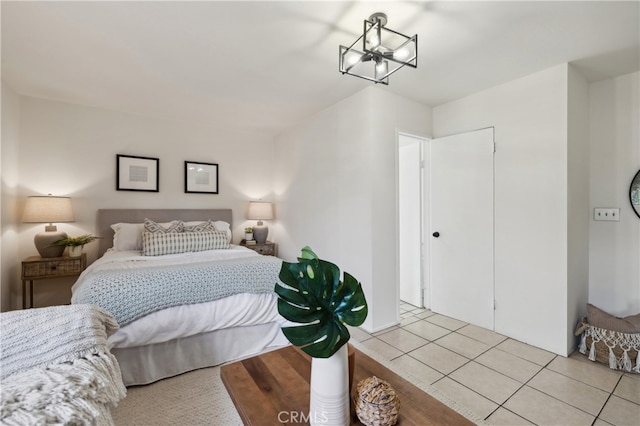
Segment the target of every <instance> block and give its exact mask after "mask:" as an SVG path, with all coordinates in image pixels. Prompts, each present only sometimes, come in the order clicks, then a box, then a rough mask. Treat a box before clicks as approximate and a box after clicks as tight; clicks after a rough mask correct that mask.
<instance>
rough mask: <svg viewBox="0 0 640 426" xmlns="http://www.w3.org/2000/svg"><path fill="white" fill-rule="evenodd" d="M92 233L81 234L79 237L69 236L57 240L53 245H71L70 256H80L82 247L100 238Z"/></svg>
mask: <svg viewBox="0 0 640 426" xmlns="http://www.w3.org/2000/svg"><path fill="white" fill-rule="evenodd" d="M99 238H100V237H96V236H95V235H91V234H84V235H80V236H79V237H67V238H63V239H61V240H58V241H55V242H54V243H53V244H51V245H52V246H66V247H69V256H71V257H78V256H80V255H81V254H82V248H83V247H84V245H85V244H88V243H90V242H92V241H95V240H97V239H99Z"/></svg>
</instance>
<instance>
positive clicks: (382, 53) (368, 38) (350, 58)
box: [338, 12, 418, 85]
mask: <svg viewBox="0 0 640 426" xmlns="http://www.w3.org/2000/svg"><path fill="white" fill-rule="evenodd" d="M385 25H387V15H385V14H384V13H381V12H378V13H374V14H373V15H371V16H370V17H369V19H365V20H364V28H363V31H362V35H361V36H360V37H359V38H358V39H357V40H356V41H355V42H353V44H352V45H351V46H349V47H346V46H343V45H340V48H339V59H338V61H339V71H340V72H341V73H342V74H349V75H353V76H355V77H360V78H364V79H365V80H369V81H373V82H374V83H379V84H384V85H388V84H389V76H390V75H391V74H393V73H394V72H396V71H398V70H399V69H400V68H402V67H404V66H405V65H406V66H409V67H412V68H417V67H418V35H417V34H415V35H413V36H412V37H409V36H406V35H404V34H402V33H399V32H397V31H394V30H391V29H389V28H387V27H386V26H385Z"/></svg>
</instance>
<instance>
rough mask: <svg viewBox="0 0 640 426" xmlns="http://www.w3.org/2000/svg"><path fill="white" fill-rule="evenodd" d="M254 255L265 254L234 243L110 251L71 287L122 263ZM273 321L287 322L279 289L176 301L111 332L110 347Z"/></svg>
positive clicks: (128, 265) (135, 265) (138, 264)
mask: <svg viewBox="0 0 640 426" xmlns="http://www.w3.org/2000/svg"><path fill="white" fill-rule="evenodd" d="M253 256H260V255H259V254H258V253H256V252H255V251H253V250H250V249H247V248H246V247H241V246H235V245H232V246H231V248H229V249H225V250H209V251H203V252H196V253H180V254H171V255H165V256H142V255H141V254H140V252H139V251H108V252H107V253H105V255H104V256H103V257H102V258H100V259H98V260H97V261H96V262H94V263H93V264H92V265H91V266H89V267H88V268H87V269H86V270H85V271H84V272H83V274H82V275H81V276H80V278H79V279H78V281H77V282H76V284H74V286H73V288H72V292H75V291H77V289H78V288H79V286H81V285H82V283H83V281H84V277H85V276H87V275H89V274H91V273H92V271H95V270H108V269H110V268H113V269H116V268H118V269H121V268H123V266H124V267H126V268H131V269H135V268H140V267H147V266H149V265H179V264H187V263H193V262H203V261H216V260H227V259H235V258H246V257H253ZM274 285H275V283H274ZM269 322H278V323H282V324H284V323H285V320H284V319H283V318H282V317H281V316H280V315H279V313H278V310H277V297H276V296H275V294H268V293H261V294H249V293H242V294H237V295H233V296H229V297H226V298H223V299H220V300H216V301H212V302H205V303H196V304H189V305H181V306H174V307H170V308H165V309H162V310H159V311H156V312H153V313H150V314H148V315H146V316H144V317H142V318H140V319H138V320H136V321H134V322H132V323H130V324H127V325H125V326H123V327H121V328H120V329H119V330H118V331H117V332H116V333H114V334H113V335H112V336H110V337H109V340H108V343H109V345H110V347H111V348H114V347H115V348H129V347H137V346H144V345H150V344H155V343H163V342H168V341H170V340H173V339H177V338H181V337H188V336H192V335H196V334H200V333H205V332H209V331H214V330H220V329H225V328H231V327H239V326H251V325H257V324H266V323H269Z"/></svg>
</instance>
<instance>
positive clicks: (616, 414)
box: [350, 302, 640, 426]
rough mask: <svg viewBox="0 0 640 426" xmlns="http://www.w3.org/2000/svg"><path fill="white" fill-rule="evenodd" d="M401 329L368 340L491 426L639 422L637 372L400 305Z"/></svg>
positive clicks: (357, 333) (360, 336)
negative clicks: (559, 354)
mask: <svg viewBox="0 0 640 426" xmlns="http://www.w3.org/2000/svg"><path fill="white" fill-rule="evenodd" d="M400 312H401V318H402V322H401V323H400V325H399V326H397V327H391V328H389V329H386V330H383V331H380V332H377V333H374V334H368V333H366V332H365V331H363V330H362V329H359V328H351V329H350V331H351V335H352V337H353V338H355V339H356V340H358V341H360V342H361V343H362V344H363V345H365V346H367V347H369V348H370V349H372V350H374V351H375V352H377V353H378V354H380V355H382V356H383V357H386V358H387V359H388V360H389V361H390V362H391V365H392V366H393V365H402V366H403V367H405V368H409V369H410V371H412V372H414V374H415V375H416V376H418V377H419V378H420V379H422V380H423V381H425V382H426V383H429V384H431V385H432V386H434V387H435V388H437V389H439V390H440V391H441V392H443V393H445V394H446V395H447V396H449V397H450V398H452V399H453V400H455V401H457V402H459V403H460V404H462V405H463V406H465V407H467V408H468V409H470V410H472V411H474V412H475V413H476V414H477V415H478V416H480V417H483V418H484V419H485V420H486V421H487V423H489V424H493V425H530V424H537V425H596V426H606V425H617V426H640V375H637V374H630V373H622V372H619V371H615V370H611V369H609V368H608V367H607V366H605V365H602V364H598V363H594V362H591V361H589V360H588V359H587V358H586V357H585V356H584V355H582V354H580V353H578V352H575V353H573V354H571V355H570V356H569V357H568V358H565V357H562V356H558V355H555V354H553V353H550V352H547V351H545V350H542V349H539V348H536V347H533V346H529V345H526V344H524V343H521V342H518V341H516V340H513V339H510V338H507V337H505V336H502V335H500V334H497V333H494V332H492V331H489V330H486V329H483V328H480V327H476V326H474V325H471V324H467V323H464V322H462V321H458V320H456V319H453V318H449V317H446V316H443V315H439V314H435V313H433V312H431V311H429V310H425V309H418V308H415V307H414V306H412V305H409V304H406V303H404V302H403V303H401V305H400Z"/></svg>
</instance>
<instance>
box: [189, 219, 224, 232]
mask: <svg viewBox="0 0 640 426" xmlns="http://www.w3.org/2000/svg"><path fill="white" fill-rule="evenodd" d="M212 231H216V226H215V225H214V224H213V222H211V221H210V220H207V221H206V222H184V232H212Z"/></svg>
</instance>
